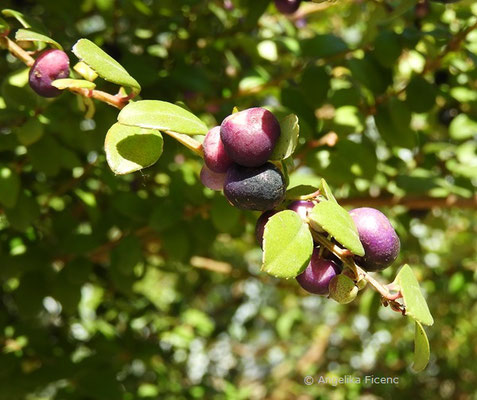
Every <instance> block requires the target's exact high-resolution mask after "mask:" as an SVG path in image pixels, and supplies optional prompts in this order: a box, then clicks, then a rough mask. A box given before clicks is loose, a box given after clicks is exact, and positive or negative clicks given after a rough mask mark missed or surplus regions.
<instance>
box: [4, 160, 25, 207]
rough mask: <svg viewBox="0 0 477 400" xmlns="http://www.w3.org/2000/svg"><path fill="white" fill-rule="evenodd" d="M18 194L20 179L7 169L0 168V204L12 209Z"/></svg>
mask: <svg viewBox="0 0 477 400" xmlns="http://www.w3.org/2000/svg"><path fill="white" fill-rule="evenodd" d="M19 193H20V177H19V176H18V174H17V173H16V172H15V171H14V170H12V169H10V168H9V167H5V166H0V204H2V205H3V206H5V207H14V206H15V204H16V203H17V200H18V194H19Z"/></svg>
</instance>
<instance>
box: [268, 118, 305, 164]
mask: <svg viewBox="0 0 477 400" xmlns="http://www.w3.org/2000/svg"><path fill="white" fill-rule="evenodd" d="M280 128H281V134H280V138H279V139H278V142H277V144H276V145H275V148H274V149H273V152H272V155H271V156H270V160H276V161H278V160H284V159H285V158H288V157H290V156H291V155H292V154H293V152H294V151H295V148H296V145H297V144H298V136H299V135H300V125H299V124H298V117H297V116H296V115H295V114H290V115H288V116H286V117H285V118H283V119H282V120H281V121H280Z"/></svg>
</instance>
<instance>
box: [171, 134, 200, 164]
mask: <svg viewBox="0 0 477 400" xmlns="http://www.w3.org/2000/svg"><path fill="white" fill-rule="evenodd" d="M163 132H164V133H166V134H167V135H169V136H170V137H172V138H174V139H175V140H177V141H178V142H179V143H181V144H183V145H184V146H185V147H187V148H188V149H189V150H192V151H193V152H194V153H195V154H197V155H198V156H199V157H202V158H203V157H204V150H203V148H202V143H200V142H198V141H197V140H195V139H192V138H191V137H190V136H187V135H184V134H182V133H177V132H173V131H163Z"/></svg>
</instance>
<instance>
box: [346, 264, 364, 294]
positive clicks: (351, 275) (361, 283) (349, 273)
mask: <svg viewBox="0 0 477 400" xmlns="http://www.w3.org/2000/svg"><path fill="white" fill-rule="evenodd" d="M342 274H343V275H346V276H347V277H349V278H351V279H352V280H353V281H354V283H355V284H356V286H358V290H363V289H364V288H365V287H366V285H367V283H368V282H367V281H366V279H360V280H359V281H356V278H355V276H354V273H353V271H351V270H350V269H349V268H345V270H344V271H343V272H342Z"/></svg>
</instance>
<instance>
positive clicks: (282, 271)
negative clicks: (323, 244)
mask: <svg viewBox="0 0 477 400" xmlns="http://www.w3.org/2000/svg"><path fill="white" fill-rule="evenodd" d="M312 253H313V238H312V236H311V232H310V229H309V227H308V225H307V224H306V223H305V222H304V221H303V220H302V219H301V218H300V216H299V215H298V214H297V213H295V212H294V211H291V210H285V211H281V212H279V213H277V214H275V215H274V216H272V217H271V218H270V219H269V220H268V222H267V224H266V225H265V232H264V236H263V265H262V271H265V272H266V273H267V274H270V275H273V276H275V277H277V278H286V279H288V278H294V277H295V276H297V275H299V274H300V273H302V272H303V271H304V270H305V268H306V267H307V265H308V263H309V262H310V258H311V254H312Z"/></svg>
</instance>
